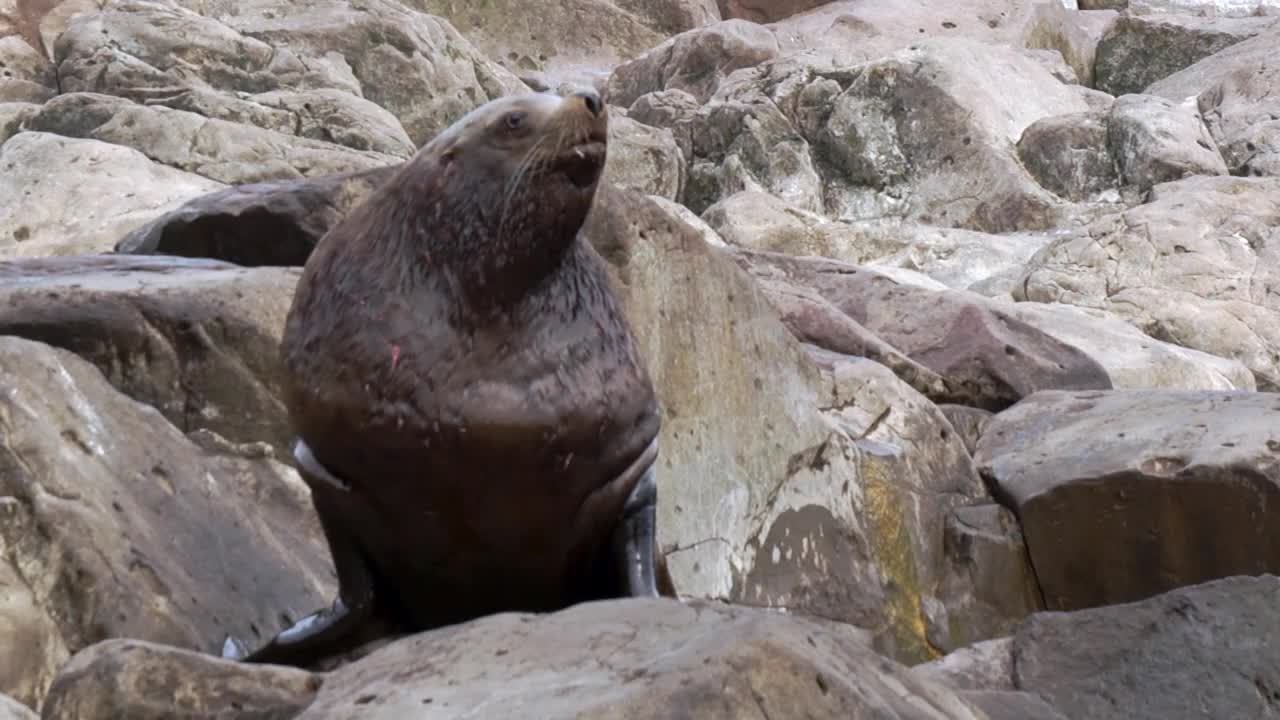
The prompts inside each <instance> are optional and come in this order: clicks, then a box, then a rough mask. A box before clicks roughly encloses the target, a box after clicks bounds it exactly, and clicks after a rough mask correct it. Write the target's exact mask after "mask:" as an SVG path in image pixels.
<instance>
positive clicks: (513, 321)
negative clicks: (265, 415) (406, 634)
mask: <svg viewBox="0 0 1280 720" xmlns="http://www.w3.org/2000/svg"><path fill="white" fill-rule="evenodd" d="M607 122H608V119H607V113H606V110H605V107H604V105H603V103H602V102H601V101H600V99H599V98H598V96H596V95H594V94H592V93H579V94H577V95H572V96H568V97H559V96H556V95H547V94H529V95H520V96H512V97H506V98H501V99H499V100H495V101H492V102H490V103H487V104H486V105H484V106H481V107H480V108H477V109H476V110H474V111H472V112H471V113H470V114H469V115H467V116H466V117H464V118H463V119H462V120H459V121H458V122H457V123H455V124H454V125H453V126H451V127H450V128H449V129H447V130H445V131H444V132H442V133H441V134H440V135H439V136H438V137H437V138H435V139H434V140H432V141H431V143H429V144H428V145H427V146H425V147H424V148H423V149H422V150H420V151H419V152H418V153H417V155H415V156H414V158H413V159H411V160H410V161H409V162H408V163H406V165H405V166H404V167H403V168H402V169H401V170H400V171H399V172H398V173H397V174H396V175H395V176H394V177H392V178H391V179H390V180H389V181H388V182H387V183H386V184H385V185H384V186H382V187H380V188H379V189H378V190H376V191H375V192H374V193H373V194H372V195H371V196H370V197H369V198H368V199H367V200H366V201H365V202H364V203H363V204H362V205H361V206H360V207H358V208H357V209H355V210H354V211H353V212H352V213H351V214H350V215H349V216H348V217H347V218H345V219H344V220H343V221H342V222H341V223H340V224H338V225H337V226H335V227H334V228H333V229H332V230H331V231H330V232H329V233H328V234H327V235H326V236H325V238H324V239H323V240H322V241H321V243H320V244H319V245H318V246H317V248H316V250H315V252H314V253H313V254H312V256H311V258H310V259H309V260H308V262H307V266H306V268H305V270H304V271H303V274H302V277H301V279H300V281H299V284H298V288H297V292H296V294H295V297H294V301H293V306H292V308H291V310H290V312H289V316H288V320H287V322H286V327H285V334H284V339H283V341H282V356H283V361H284V366H285V369H286V378H287V380H286V387H285V401H286V404H287V406H288V410H289V414H290V418H291V421H292V423H293V426H294V428H295V431H296V432H297V434H298V438H299V439H298V442H297V444H296V446H295V456H296V459H297V461H298V466H299V469H300V471H301V474H302V476H303V478H304V479H305V480H306V481H307V483H308V485H309V486H310V487H311V490H312V498H313V502H314V503H315V507H316V510H317V513H318V514H319V517H320V520H321V524H322V526H323V527H324V531H325V535H326V538H327V540H328V542H329V546H330V550H331V553H332V555H333V560H334V564H335V567H336V570H337V573H338V580H339V597H338V599H337V601H335V603H334V605H333V606H332V607H331V608H328V609H326V610H323V611H320V612H318V613H316V614H314V615H312V616H309V617H307V618H304V619H303V620H301V621H299V622H298V623H297V624H296V625H294V626H293V627H292V628H290V629H288V630H286V631H284V632H283V633H281V634H280V635H279V636H277V637H276V638H275V639H273V640H271V641H270V642H269V643H267V645H266V646H264V647H263V648H261V649H260V650H258V651H257V652H255V653H253V654H252V655H249V656H247V658H246V659H248V660H251V661H260V662H275V663H285V664H294V665H307V664H311V663H313V662H314V661H316V660H319V659H322V658H323V657H326V656H329V655H333V654H336V653H339V652H342V651H344V650H347V649H350V648H351V647H353V646H354V645H355V644H357V643H359V642H361V641H362V640H367V639H368V637H367V634H368V633H367V631H368V628H369V627H370V625H371V624H370V623H368V622H366V621H368V620H371V619H374V618H375V617H376V618H377V619H379V620H380V621H381V622H382V623H383V625H386V624H390V625H392V626H393V627H396V628H399V629H402V630H405V631H414V630H423V629H428V628H433V627H438V626H441V625H445V624H449V623H454V622H460V621H463V620H468V619H471V618H474V617H478V616H481V615H484V614H488V613H493V612H500V611H507V610H512V611H549V610H554V609H558V608H562V607H566V606H568V605H570V604H573V603H574V602H579V601H583V600H591V599H599V598H606V597H618V596H628V595H656V594H657V592H656V587H655V579H654V560H653V557H654V555H653V552H654V502H655V499H656V487H655V484H654V479H653V466H654V463H655V460H656V457H657V435H658V430H659V423H660V420H659V410H658V404H657V399H656V396H655V393H654V390H653V387H652V384H651V382H650V379H649V376H648V373H647V371H646V370H645V367H644V364H643V362H642V360H641V358H640V356H639V352H638V350H637V348H636V346H635V343H634V340H633V339H632V336H631V333H630V330H629V328H628V326H627V323H626V320H625V318H624V316H623V314H622V310H621V307H620V304H619V302H618V300H617V298H616V297H615V295H614V294H613V291H612V289H611V287H610V284H609V280H608V276H607V274H606V269H605V267H604V263H603V261H602V260H601V259H600V258H599V256H598V255H596V254H595V252H594V251H593V250H592V249H591V247H590V246H589V244H588V243H587V242H586V241H585V240H584V239H583V238H580V237H579V231H580V229H581V227H582V224H583V221H584V220H585V218H586V215H587V212H588V211H589V210H590V208H591V204H592V201H593V199H594V196H595V191H596V184H597V181H598V179H599V176H600V173H601V171H602V169H603V166H604V161H605V157H606V144H607V139H606V136H607ZM224 655H227V656H232V657H234V656H243V649H241V648H239V647H238V645H237V644H236V643H235V642H234V641H231V642H230V643H229V644H228V646H227V648H226V649H225V650H224Z"/></svg>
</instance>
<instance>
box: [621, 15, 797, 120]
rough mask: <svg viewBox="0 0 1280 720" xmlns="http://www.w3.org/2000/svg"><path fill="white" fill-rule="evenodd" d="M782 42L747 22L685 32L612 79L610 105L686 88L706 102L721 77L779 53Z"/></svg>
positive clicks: (732, 22)
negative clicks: (657, 92) (779, 42)
mask: <svg viewBox="0 0 1280 720" xmlns="http://www.w3.org/2000/svg"><path fill="white" fill-rule="evenodd" d="M777 54H778V40H777V39H776V38H775V37H774V36H773V32H772V31H770V30H769V29H768V28H766V27H764V26H762V25H757V24H755V23H752V22H746V21H744V20H725V21H724V22H719V23H716V24H714V25H709V26H707V27H703V28H697V29H695V30H690V31H688V32H685V33H681V34H679V35H677V36H675V37H673V38H671V39H670V40H668V41H666V42H664V43H663V44H661V45H659V46H657V47H655V48H654V49H652V50H650V51H649V52H646V53H645V54H644V55H641V56H640V57H638V58H636V59H635V60H632V61H631V62H628V63H625V64H623V65H619V66H618V68H617V69H616V70H614V71H613V74H612V75H611V76H610V77H609V85H608V100H609V102H610V103H613V104H616V105H621V106H623V107H630V105H631V104H632V103H633V102H635V101H636V99H637V98H639V97H640V96H641V95H644V94H646V93H651V92H656V91H659V90H683V91H685V92H687V93H689V94H690V95H692V96H693V97H694V98H695V99H697V100H698V101H699V102H706V101H707V100H708V99H710V98H711V95H712V93H714V92H715V90H716V88H717V87H719V85H720V81H721V80H723V79H724V78H725V76H727V75H728V74H729V73H731V72H733V71H734V70H737V69H738V68H744V67H753V66H755V65H759V64H760V63H762V62H764V61H766V60H770V59H772V58H774V57H776V56H777Z"/></svg>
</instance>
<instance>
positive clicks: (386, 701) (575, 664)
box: [298, 600, 981, 720]
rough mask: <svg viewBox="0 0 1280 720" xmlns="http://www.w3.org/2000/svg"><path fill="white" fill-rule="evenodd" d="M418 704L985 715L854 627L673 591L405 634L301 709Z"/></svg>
mask: <svg viewBox="0 0 1280 720" xmlns="http://www.w3.org/2000/svg"><path fill="white" fill-rule="evenodd" d="M548 668H555V670H554V671H552V670H549V669H548ZM565 675H567V676H568V677H569V678H572V681H569V682H565V681H563V680H561V679H559V678H562V677H564V676H565ZM410 715H412V716H413V717H419V718H423V719H424V720H426V719H428V718H456V717H481V716H483V717H487V718H495V719H499V718H517V717H530V716H532V717H548V718H551V717H556V718H558V717H576V718H583V719H584V720H587V719H595V718H600V719H603V718H628V720H642V719H648V718H652V719H654V720H656V719H657V718H670V717H697V718H707V720H721V719H723V720H730V719H735V720H736V719H737V718H744V717H777V718H781V717H872V716H874V717H881V718H885V719H886V720H908V719H910V720H926V719H928V720H935V719H936V720H943V719H944V718H947V719H951V718H955V719H956V720H959V719H960V718H966V719H967V718H972V719H973V720H978V719H979V718H981V715H979V714H978V713H977V712H976V711H974V710H973V709H972V707H971V706H969V705H968V704H967V703H965V702H964V701H961V700H960V699H959V698H957V697H956V695H955V694H954V693H953V692H952V691H950V690H947V689H945V688H943V687H941V686H939V685H935V684H933V683H931V682H930V681H928V680H925V679H922V678H919V677H917V676H914V675H913V673H911V672H910V671H909V670H908V669H907V668H904V667H902V666H900V665H897V664H896V663H892V662H890V661H888V660H886V659H884V658H882V657H879V656H877V655H876V654H875V653H874V652H872V651H871V650H870V648H868V647H867V646H866V645H865V644H864V641H863V640H862V638H861V637H860V636H859V634H858V633H856V631H853V630H852V629H849V628H841V627H840V626H839V625H836V624H834V623H830V622H824V621H820V620H816V619H806V618H802V617H792V616H787V615H782V614H778V613H773V612H768V611H763V610H756V609H750V608H741V607H732V606H723V605H717V604H709V603H705V602H698V603H692V604H688V605H682V604H676V603H675V602H674V601H671V600H623V601H609V602H595V603H586V604H582V605H578V606H576V607H574V608H571V609H569V610H566V611H562V612H559V613H555V614H551V615H544V616H541V617H531V616H527V615H517V614H503V615H497V616H493V617H490V618H487V619H485V620H482V621H479V622H472V623H466V624H463V625H458V626H455V627H453V628H450V629H447V630H443V631H438V632H432V633H425V634H422V635H419V636H416V637H413V638H409V639H406V640H402V641H400V642H398V643H395V644H393V645H390V646H387V647H384V648H382V649H381V650H379V651H377V652H375V653H374V654H372V655H370V656H368V657H366V658H364V659H362V660H360V661H358V662H356V663H353V664H351V665H349V666H347V667H345V668H342V669H341V670H338V671H337V672H335V673H334V674H333V675H332V676H330V677H329V678H327V679H326V680H325V683H324V686H323V687H321V689H320V692H319V694H318V695H317V697H316V700H315V702H314V703H313V704H312V705H311V706H310V707H309V708H307V710H306V711H304V712H303V713H302V714H301V715H299V716H298V720H338V718H356V717H359V718H367V719H368V720H378V719H380V718H403V717H406V716H410Z"/></svg>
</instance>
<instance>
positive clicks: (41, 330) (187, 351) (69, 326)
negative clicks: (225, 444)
mask: <svg viewBox="0 0 1280 720" xmlns="http://www.w3.org/2000/svg"><path fill="white" fill-rule="evenodd" d="M297 280H298V271H297V270H296V269H285V268H259V269H246V268H242V267H238V266H235V265H230V264H227V263H222V262H214V261H207V260H185V259H179V258H172V257H149V256H142V257H139V256H130V255H123V256H121V255H91V256H87V257H85V256H73V257H63V258H32V259H26V260H15V261H11V262H5V263H0V335H14V336H19V337H25V338H27V339H30V340H37V341H39V342H43V343H47V344H49V345H53V346H55V347H60V348H64V349H66V350H70V351H71V352H74V353H76V354H77V355H79V356H80V357H82V358H84V359H85V360H88V361H89V362H90V363H93V364H94V365H96V366H97V367H98V369H99V370H100V371H101V372H102V374H103V376H104V377H105V378H106V379H107V381H108V382H110V383H111V384H112V385H113V386H114V387H115V388H116V389H117V390H119V391H120V392H122V393H124V394H125V395H128V396H129V397H132V398H133V399H134V400H137V401H139V402H143V403H146V404H148V405H151V406H153V407H155V408H156V409H157V410H159V411H160V412H161V413H162V414H163V415H164V416H165V417H166V418H167V419H168V420H169V422H171V423H173V424H174V426H175V427H177V428H178V429H180V430H182V431H183V432H193V431H195V430H201V429H203V430H210V431H213V432H216V433H218V434H220V435H222V436H223V437H225V438H227V439H228V440H230V441H232V442H236V443H259V442H261V443H265V444H267V445H268V448H267V449H268V450H269V449H270V447H274V448H275V453H276V457H278V458H281V459H286V458H291V457H292V445H293V435H292V431H291V430H290V428H289V423H288V418H287V416H286V413H285V408H284V404H283V402H282V401H281V399H280V393H281V388H280V382H281V377H280V375H281V372H282V371H281V369H280V365H279V361H278V359H277V346H278V345H279V342H280V336H281V333H282V332H283V330H284V319H285V314H286V313H287V312H288V310H289V302H290V299H291V298H292V296H293V286H294V284H295V283H296V282H297ZM285 462H290V461H289V460H285Z"/></svg>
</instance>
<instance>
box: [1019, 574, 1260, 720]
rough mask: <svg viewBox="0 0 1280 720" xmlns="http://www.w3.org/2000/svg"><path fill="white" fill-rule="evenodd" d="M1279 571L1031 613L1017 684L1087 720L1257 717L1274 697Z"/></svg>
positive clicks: (1024, 631)
mask: <svg viewBox="0 0 1280 720" xmlns="http://www.w3.org/2000/svg"><path fill="white" fill-rule="evenodd" d="M1278 595H1280V578H1276V577H1275V576H1273V575H1266V576H1263V577H1232V578H1225V579H1222V580H1215V581H1213V582H1209V583H1205V584H1202V585H1197V586H1195V587H1188V588H1182V589H1180V590H1174V591H1172V592H1168V593H1165V594H1163V595H1159V596H1156V597H1153V598H1150V599H1148V600H1145V601H1143V602H1137V603H1129V604H1124V605H1112V606H1108V607H1100V608H1093V609H1090V610H1080V611H1077V612H1071V613H1050V612H1046V613H1038V614H1036V615H1033V616H1032V617H1031V618H1030V619H1028V620H1027V622H1026V623H1024V624H1023V626H1022V627H1021V628H1019V629H1018V633H1017V634H1016V635H1015V636H1014V639H1013V667H1014V677H1016V678H1017V682H1018V687H1019V689H1020V690H1023V691H1026V692H1033V693H1036V694H1038V695H1039V696H1041V697H1043V698H1044V699H1045V700H1046V701H1047V702H1048V703H1050V704H1051V705H1053V706H1054V707H1056V708H1059V709H1061V710H1062V711H1063V712H1064V713H1070V717H1080V718H1090V720H1166V719H1167V718H1181V717H1194V716H1199V717H1205V718H1265V717H1267V716H1268V715H1274V714H1275V707H1276V704H1277V702H1280V690H1277V688H1280V612H1278V611H1277V608H1276V602H1275V600H1276V597H1277V596H1278Z"/></svg>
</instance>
